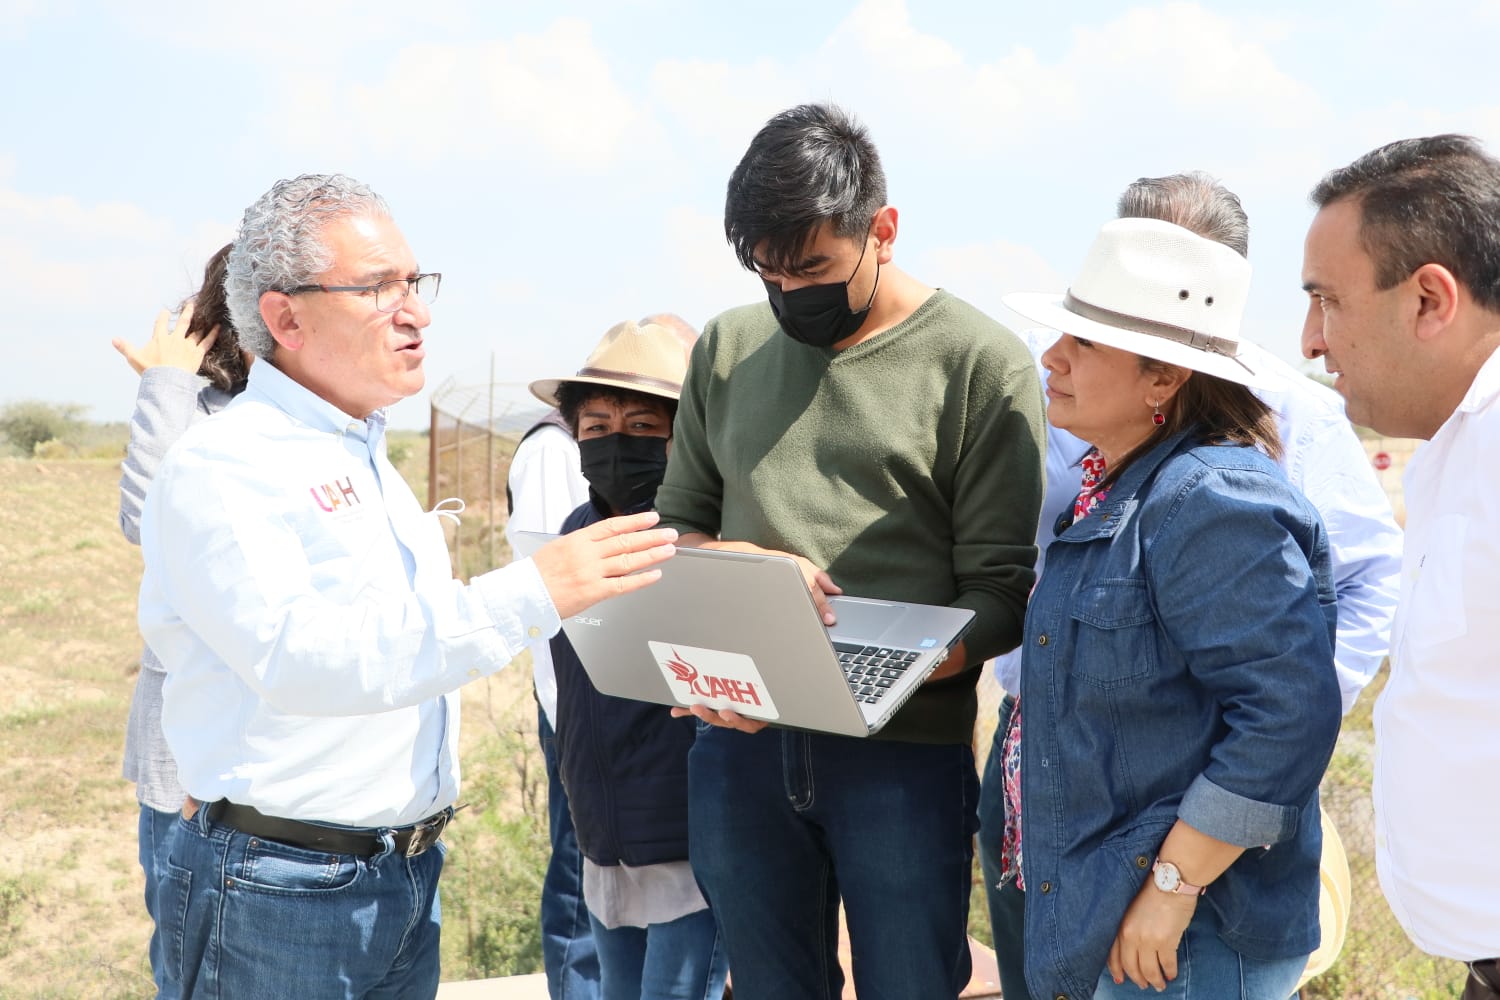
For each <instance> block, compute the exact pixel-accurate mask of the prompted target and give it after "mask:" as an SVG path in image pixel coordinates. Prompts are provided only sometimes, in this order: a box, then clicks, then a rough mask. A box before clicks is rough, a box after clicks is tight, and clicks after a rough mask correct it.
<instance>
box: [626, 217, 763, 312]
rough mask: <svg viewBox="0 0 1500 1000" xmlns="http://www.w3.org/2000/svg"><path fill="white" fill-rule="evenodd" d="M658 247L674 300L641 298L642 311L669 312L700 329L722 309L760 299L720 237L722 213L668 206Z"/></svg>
mask: <svg viewBox="0 0 1500 1000" xmlns="http://www.w3.org/2000/svg"><path fill="white" fill-rule="evenodd" d="M661 246H662V248H663V259H662V262H661V268H662V271H661V273H663V274H667V275H671V276H672V277H671V288H672V293H671V294H672V296H673V301H671V302H643V303H642V304H641V306H642V309H643V310H645V311H648V312H674V313H677V314H678V315H680V316H682V317H683V318H684V319H686V320H687V321H688V322H690V323H692V324H693V325H694V326H696V327H698V328H700V329H701V328H702V326H703V324H704V322H705V321H707V320H708V319H710V318H712V317H713V316H715V315H717V314H718V313H720V312H722V311H723V310H724V309H726V308H728V307H730V306H735V305H740V304H742V303H745V302H754V301H755V300H757V299H761V298H764V297H765V294H766V293H765V288H764V287H763V286H762V285H761V283H760V280H759V279H758V278H756V277H755V275H753V274H751V273H750V272H749V271H746V270H744V269H743V268H741V267H740V265H739V261H737V260H735V257H734V251H732V250H731V249H730V248H729V244H728V243H726V242H725V241H724V219H723V217H722V216H719V215H710V214H709V213H707V212H703V211H700V210H698V209H695V208H691V207H688V206H685V205H676V206H673V207H672V208H669V209H668V210H667V211H666V212H665V213H664V215H663V217H662V236H661Z"/></svg>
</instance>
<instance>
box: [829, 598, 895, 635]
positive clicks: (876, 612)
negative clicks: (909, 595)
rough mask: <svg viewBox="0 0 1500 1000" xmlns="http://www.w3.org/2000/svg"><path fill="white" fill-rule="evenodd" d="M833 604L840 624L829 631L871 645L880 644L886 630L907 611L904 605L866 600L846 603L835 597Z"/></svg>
mask: <svg viewBox="0 0 1500 1000" xmlns="http://www.w3.org/2000/svg"><path fill="white" fill-rule="evenodd" d="M832 604H833V613H834V615H835V616H836V617H837V618H838V623H837V624H836V625H834V626H833V628H831V629H829V631H830V632H832V633H833V634H834V635H837V636H846V637H848V638H850V639H857V640H860V641H862V642H871V643H873V642H878V641H879V640H880V639H881V637H882V636H883V635H884V633H885V630H886V629H888V628H890V627H891V626H892V625H894V624H896V622H897V621H899V620H900V619H901V616H902V614H903V613H904V612H905V611H906V605H904V604H885V603H882V602H880V601H871V600H865V599H860V600H857V601H844V600H840V599H839V598H837V597H835V598H834V599H833V601H832Z"/></svg>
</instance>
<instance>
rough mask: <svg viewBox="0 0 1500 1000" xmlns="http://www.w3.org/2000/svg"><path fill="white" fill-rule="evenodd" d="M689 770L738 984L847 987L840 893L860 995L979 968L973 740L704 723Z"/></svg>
mask: <svg viewBox="0 0 1500 1000" xmlns="http://www.w3.org/2000/svg"><path fill="white" fill-rule="evenodd" d="M688 783H689V789H690V792H691V794H690V796H689V806H688V809H689V838H690V845H691V846H690V855H691V857H692V862H693V871H694V874H696V875H697V876H698V881H699V883H700V884H701V886H702V887H703V891H704V895H705V896H707V898H708V902H709V905H710V906H711V907H712V909H713V912H714V916H715V917H717V918H718V921H719V926H720V928H721V929H722V931H723V934H724V942H725V945H726V949H727V951H728V954H729V966H730V968H731V969H732V970H733V972H734V995H735V998H736V1000H804V998H805V1000H837V998H838V997H839V996H840V995H841V992H842V987H843V975H842V973H841V972H840V970H839V964H838V955H837V945H838V903H839V899H840V897H842V898H843V902H844V909H845V915H846V917H847V919H848V924H849V941H850V945H851V950H852V957H853V967H854V985H855V989H856V991H857V992H858V993H859V996H860V1000H879V998H882V997H888V998H892V1000H925V998H929V997H946V998H949V1000H952V998H954V997H957V996H958V994H959V991H960V990H962V989H963V988H964V987H965V986H966V985H967V984H968V981H969V975H970V971H971V970H970V962H969V946H968V935H967V926H966V925H967V920H968V914H969V887H970V879H971V873H970V866H971V864H972V862H973V846H972V844H973V841H972V838H973V835H974V828H975V813H974V809H975V802H976V799H977V797H978V791H979V789H978V784H979V782H978V776H977V775H976V774H975V773H974V755H973V752H972V751H971V750H970V749H969V747H968V746H964V745H951V744H950V745H946V746H940V745H926V744H916V743H897V742H893V741H885V740H866V739H852V738H849V737H843V736H829V735H825V734H817V733H803V732H792V731H789V730H774V729H772V730H765V731H763V732H760V733H755V734H753V735H747V734H744V733H739V732H735V731H732V730H726V729H719V728H710V727H707V726H699V733H698V739H697V742H696V743H694V744H693V749H692V752H691V753H690V754H689V755H688Z"/></svg>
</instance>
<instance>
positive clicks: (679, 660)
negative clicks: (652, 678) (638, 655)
mask: <svg viewBox="0 0 1500 1000" xmlns="http://www.w3.org/2000/svg"><path fill="white" fill-rule="evenodd" d="M646 645H647V646H649V647H650V649H651V655H652V656H653V657H655V658H656V665H657V667H658V668H660V670H661V675H662V677H663V678H665V679H666V682H667V686H668V687H670V688H671V689H672V694H673V696H674V697H676V698H677V700H678V701H680V702H683V703H684V704H688V705H707V706H708V707H709V708H713V709H720V708H728V709H732V710H734V711H735V712H738V713H739V714H740V715H745V716H749V717H751V718H755V719H767V720H774V719H777V718H780V715H781V713H779V712H778V711H777V710H776V703H775V702H774V701H772V700H771V692H769V691H767V690H766V682H765V680H764V679H762V678H761V676H760V671H759V670H757V669H756V668H755V661H754V660H752V659H751V658H750V657H748V656H745V655H744V654H742V653H730V652H726V651H724V650H722V649H702V648H699V647H697V646H682V645H677V644H675V643H666V642H655V641H648V642H647V643H646Z"/></svg>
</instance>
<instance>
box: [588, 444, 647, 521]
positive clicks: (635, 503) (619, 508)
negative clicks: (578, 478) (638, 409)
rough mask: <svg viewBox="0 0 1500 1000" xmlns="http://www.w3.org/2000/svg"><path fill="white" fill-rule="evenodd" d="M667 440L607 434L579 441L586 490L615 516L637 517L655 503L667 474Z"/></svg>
mask: <svg viewBox="0 0 1500 1000" xmlns="http://www.w3.org/2000/svg"><path fill="white" fill-rule="evenodd" d="M667 440H668V439H667V438H663V437H641V436H636V435H632V434H606V435H605V436H604V437H597V438H588V439H587V440H584V441H580V442H578V457H579V464H580V466H581V467H582V469H583V478H584V479H587V480H588V481H589V490H590V491H591V492H592V493H593V494H594V496H595V498H597V499H598V500H600V501H602V502H603V503H604V504H605V505H606V506H608V507H609V509H610V510H612V511H614V512H615V513H616V514H639V513H640V512H641V511H644V510H650V509H651V506H652V505H653V504H654V503H656V489H657V487H659V486H660V485H661V480H662V477H663V476H665V475H666V474H667Z"/></svg>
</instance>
